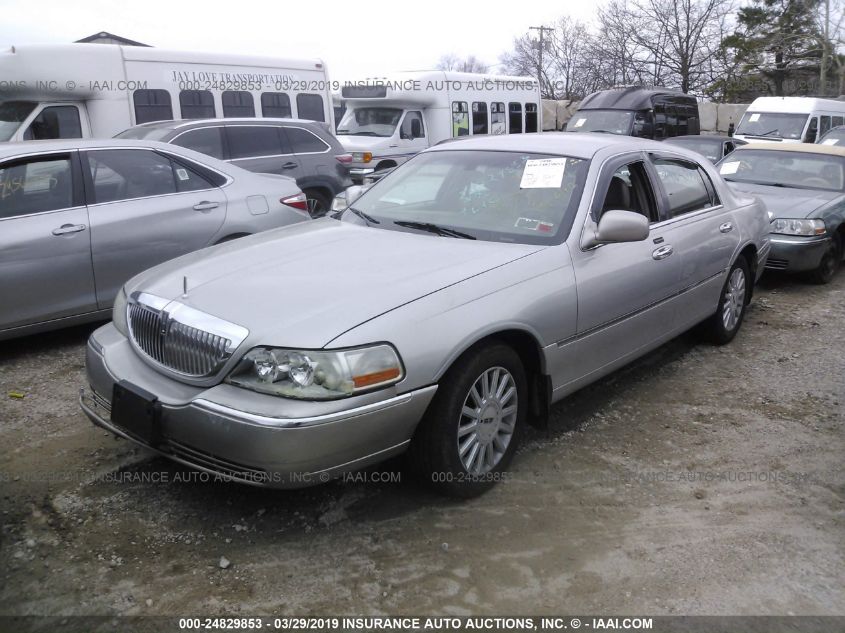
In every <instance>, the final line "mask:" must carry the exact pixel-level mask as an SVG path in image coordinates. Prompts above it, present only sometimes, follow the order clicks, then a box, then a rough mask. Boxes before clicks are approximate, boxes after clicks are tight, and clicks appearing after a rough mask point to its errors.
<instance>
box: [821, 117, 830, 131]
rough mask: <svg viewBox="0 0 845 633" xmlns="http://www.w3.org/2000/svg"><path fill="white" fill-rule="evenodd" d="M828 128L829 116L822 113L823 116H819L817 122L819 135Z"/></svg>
mask: <svg viewBox="0 0 845 633" xmlns="http://www.w3.org/2000/svg"><path fill="white" fill-rule="evenodd" d="M829 129H830V117H829V116H827V115H824V116H823V117H821V121H820V123H819V136H821V135H822V134H824V133H825V132H827V131H828V130H829Z"/></svg>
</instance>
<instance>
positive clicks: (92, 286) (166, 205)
mask: <svg viewBox="0 0 845 633" xmlns="http://www.w3.org/2000/svg"><path fill="white" fill-rule="evenodd" d="M308 218H309V216H308V212H307V206H306V202H305V197H304V195H303V194H302V193H301V192H300V190H299V188H298V187H297V185H296V183H295V182H294V181H293V180H292V179H290V178H286V177H283V176H270V175H261V174H254V173H251V172H248V171H245V170H243V169H240V168H238V167H235V166H233V165H229V164H227V163H224V162H221V161H218V160H215V159H213V158H210V157H208V156H204V155H202V154H198V153H197V152H193V151H191V150H186V149H182V148H180V147H175V146H173V145H165V144H163V143H155V142H138V141H124V140H109V141H82V140H72V141H71V140H67V141H31V142H27V143H8V144H3V145H2V146H0V298H2V300H0V340H2V339H7V338H12V337H16V336H21V335H24V334H30V333H34V332H37V331H42V330H49V329H55V328H59V327H64V326H66V325H72V324H75V323H82V322H86V321H96V320H98V319H102V318H106V317H107V316H108V314H109V311H110V309H111V307H112V303H113V301H114V298H115V296H116V295H117V292H118V290H120V288H121V286H123V284H124V283H125V282H126V281H127V280H128V279H129V278H130V277H132V276H133V275H135V274H137V273H139V272H141V271H142V270H145V269H147V268H150V267H152V266H154V265H156V264H160V263H161V262H163V261H166V260H168V259H173V258H174V257H178V256H179V255H184V254H185V253H190V252H192V251H195V250H198V249H201V248H204V247H206V246H209V245H211V244H216V243H219V242H223V241H226V240H230V239H232V238H235V237H240V236H243V235H248V234H251V233H258V232H259V231H264V230H267V229H273V228H277V227H280V226H285V225H287V224H292V223H294V222H301V221H302V220H306V219H308ZM189 281H193V280H189Z"/></svg>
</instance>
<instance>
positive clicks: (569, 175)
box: [343, 150, 589, 244]
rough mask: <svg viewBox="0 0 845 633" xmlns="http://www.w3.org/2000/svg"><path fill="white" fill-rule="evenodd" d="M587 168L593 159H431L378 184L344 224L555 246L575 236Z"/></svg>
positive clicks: (463, 154)
mask: <svg viewBox="0 0 845 633" xmlns="http://www.w3.org/2000/svg"><path fill="white" fill-rule="evenodd" d="M588 165H589V161H587V160H583V159H578V158H569V157H565V156H550V155H546V154H528V153H517V152H496V151H461V150H452V151H438V152H429V153H424V154H420V155H418V156H417V157H415V158H413V159H411V160H410V161H408V162H407V163H406V164H405V165H403V166H401V167H399V168H397V169H396V171H395V172H393V173H392V174H391V175H390V176H389V177H388V178H385V179H383V180H381V181H379V182H378V183H376V184H375V185H373V188H372V189H370V190H369V191H367V192H366V193H365V194H364V195H363V196H361V197H360V198H359V199H358V200H356V201H355V202H354V203H353V205H352V209H354V210H355V211H354V212H351V213H346V214H344V216H343V220H344V221H355V222H361V221H362V219H361V218H362V217H363V218H364V219H365V220H366V221H367V223H369V224H372V225H374V226H376V227H377V228H386V229H391V230H409V229H410V230H412V231H419V230H426V229H427V230H428V232H431V233H435V232H437V233H439V234H441V235H442V234H444V233H446V232H452V233H454V232H459V233H461V234H463V235H460V236H459V237H467V236H468V237H471V238H474V239H479V240H487V241H494V242H517V243H523V244H551V243H555V242H556V241H558V239H559V238H558V235H559V233H561V232H563V233H568V230H569V228H568V227H569V224H571V222H572V218H573V217H574V214H575V210H576V209H577V207H578V203H579V200H580V198H581V191H583V188H584V179H585V177H586V173H587V167H588ZM355 212H357V213H355ZM403 224H404V225H405V226H403ZM408 224H415V225H417V226H410V227H409V226H408ZM421 224H424V225H425V226H419V225H421ZM432 225H434V226H432ZM562 237H565V235H563V236H562Z"/></svg>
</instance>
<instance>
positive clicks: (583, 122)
mask: <svg viewBox="0 0 845 633" xmlns="http://www.w3.org/2000/svg"><path fill="white" fill-rule="evenodd" d="M586 122H587V119H585V118H581V119H578V120H577V121H575V125H574V126H573V127H581V126H582V125H584V124H585V123H586Z"/></svg>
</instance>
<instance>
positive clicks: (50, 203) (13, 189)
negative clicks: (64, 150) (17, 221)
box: [0, 155, 73, 220]
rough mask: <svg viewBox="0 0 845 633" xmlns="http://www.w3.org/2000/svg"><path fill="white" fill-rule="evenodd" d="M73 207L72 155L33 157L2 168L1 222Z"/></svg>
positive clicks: (0, 183) (0, 184)
mask: <svg viewBox="0 0 845 633" xmlns="http://www.w3.org/2000/svg"><path fill="white" fill-rule="evenodd" d="M72 206H73V171H72V169H71V162H70V157H69V156H66V155H64V156H49V157H38V158H31V159H29V160H23V161H17V162H10V163H6V164H5V165H0V220H2V219H3V218H13V217H15V216H19V215H28V214H30V213H43V212H44V211H55V210H57V209H69V208H70V207H72Z"/></svg>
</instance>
